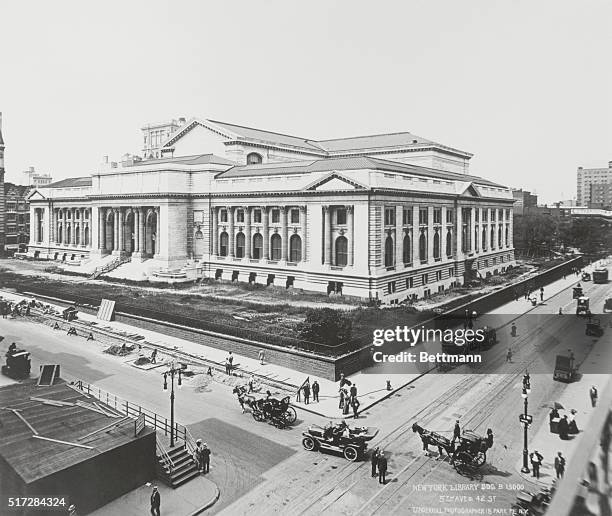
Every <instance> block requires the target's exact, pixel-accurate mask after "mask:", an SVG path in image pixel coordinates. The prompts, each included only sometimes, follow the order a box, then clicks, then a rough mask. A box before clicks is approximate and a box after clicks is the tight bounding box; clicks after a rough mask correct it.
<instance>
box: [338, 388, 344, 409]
mask: <svg viewBox="0 0 612 516" xmlns="http://www.w3.org/2000/svg"><path fill="white" fill-rule="evenodd" d="M338 408H339V409H341V408H344V389H340V402H339V403H338Z"/></svg>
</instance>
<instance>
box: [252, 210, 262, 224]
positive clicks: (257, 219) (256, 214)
mask: <svg viewBox="0 0 612 516" xmlns="http://www.w3.org/2000/svg"><path fill="white" fill-rule="evenodd" d="M253 222H256V223H258V224H261V210H253Z"/></svg>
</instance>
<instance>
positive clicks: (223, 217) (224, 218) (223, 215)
mask: <svg viewBox="0 0 612 516" xmlns="http://www.w3.org/2000/svg"><path fill="white" fill-rule="evenodd" d="M219 218H220V220H221V222H227V210H221V213H220V216H219Z"/></svg>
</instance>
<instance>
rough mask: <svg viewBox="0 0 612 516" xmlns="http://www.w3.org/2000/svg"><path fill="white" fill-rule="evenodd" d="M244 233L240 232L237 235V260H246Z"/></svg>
mask: <svg viewBox="0 0 612 516" xmlns="http://www.w3.org/2000/svg"><path fill="white" fill-rule="evenodd" d="M244 242H245V239H244V233H243V232H242V231H240V232H239V233H238V234H237V235H236V258H244Z"/></svg>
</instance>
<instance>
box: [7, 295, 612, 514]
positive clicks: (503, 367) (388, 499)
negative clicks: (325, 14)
mask: <svg viewBox="0 0 612 516" xmlns="http://www.w3.org/2000/svg"><path fill="white" fill-rule="evenodd" d="M584 286H585V293H586V294H587V295H589V296H590V297H591V303H592V309H593V312H594V313H598V312H601V311H602V304H603V300H604V297H605V295H606V293H609V291H610V287H609V286H606V285H593V284H592V283H589V284H585V285H584ZM571 304H572V301H571V290H565V291H563V292H561V293H559V294H558V295H556V296H554V297H552V298H551V299H549V300H546V302H545V304H543V305H541V306H538V307H537V308H535V309H533V310H531V311H530V313H529V314H528V315H523V316H521V317H519V318H518V319H517V320H516V321H515V322H516V325H517V328H518V335H517V337H515V338H513V337H511V336H510V333H509V328H508V327H505V328H502V329H501V330H500V331H499V332H498V340H499V341H500V342H499V343H498V344H497V345H496V346H495V347H494V348H493V349H492V350H490V351H488V352H486V353H485V360H486V363H487V364H492V365H489V366H488V368H487V371H485V372H484V373H482V374H457V371H458V370H456V371H453V373H455V374H435V373H433V374H427V375H425V376H424V377H422V378H420V379H419V380H417V381H416V382H414V383H413V384H411V385H409V386H408V387H406V388H404V389H402V390H401V391H399V392H397V393H396V394H394V395H393V396H392V397H391V398H389V399H387V400H385V401H383V402H382V403H379V404H378V405H375V406H374V407H372V408H370V409H369V410H368V411H366V412H365V413H363V414H362V417H361V418H360V420H359V421H358V423H357V424H359V425H360V426H361V425H364V426H365V425H367V426H376V427H378V428H379V429H380V433H379V435H378V436H377V437H376V438H375V439H374V441H372V443H371V446H373V447H376V446H380V447H381V448H382V449H384V450H385V452H386V455H387V457H388V458H389V472H388V480H389V481H388V483H387V484H386V485H385V486H384V487H383V486H382V485H380V484H378V483H377V482H376V481H375V480H374V479H372V478H371V477H370V464H369V462H368V461H365V462H358V463H349V462H347V461H346V460H345V459H344V458H342V457H339V456H336V455H333V454H323V453H316V452H306V451H305V450H304V449H303V448H302V446H301V432H302V431H303V430H304V429H306V428H307V426H308V425H309V424H311V423H317V424H324V423H325V422H326V420H325V419H323V418H321V417H319V416H316V415H313V414H310V413H308V412H304V411H301V410H300V411H298V424H296V425H295V426H294V427H293V428H290V429H286V430H277V429H276V428H274V427H272V426H270V425H267V424H264V423H256V422H255V421H254V420H253V419H252V417H251V416H250V414H248V413H247V414H242V413H241V411H240V409H239V406H238V404H237V403H236V400H235V397H234V396H233V395H232V393H231V390H230V388H229V387H228V386H226V385H222V384H219V383H215V382H211V383H209V384H208V385H207V386H206V387H205V388H198V389H194V387H193V385H191V384H190V382H191V383H193V382H194V380H187V381H186V382H185V386H184V388H183V389H182V390H180V391H178V392H177V397H176V418H177V420H178V421H179V422H180V423H183V424H187V425H189V428H190V430H191V432H192V434H193V435H194V437H196V438H198V437H201V438H203V439H204V440H205V441H207V442H208V444H209V446H210V447H211V448H212V450H213V458H212V463H211V473H210V476H209V478H210V479H211V480H213V481H215V482H216V483H217V485H218V486H219V489H220V491H221V497H220V499H219V501H218V502H217V504H216V505H215V506H213V508H212V509H211V510H210V511H209V512H210V513H219V512H222V513H223V514H228V515H230V514H232V515H233V514H247V513H253V514H263V513H266V514H271V513H275V514H281V513H282V514H320V513H322V512H327V513H330V514H375V513H378V514H392V513H397V514H405V513H406V512H407V511H408V510H409V508H410V507H412V506H418V507H429V506H430V507H434V506H436V505H438V506H439V505H441V501H440V498H439V497H440V495H441V494H442V495H443V496H447V495H449V493H440V492H437V491H433V490H432V491H417V490H416V489H418V486H426V485H446V486H447V487H448V486H455V485H457V484H470V485H482V484H486V485H488V486H491V485H495V486H496V487H498V486H497V484H502V489H496V490H495V491H494V492H493V491H492V490H491V492H483V491H480V490H479V491H475V492H474V493H469V492H467V491H465V490H459V491H457V492H456V493H450V494H451V495H453V496H454V495H458V496H466V495H472V500H471V501H464V500H463V499H461V500H458V499H453V500H452V501H450V499H448V500H447V501H445V502H444V503H447V504H450V505H449V506H453V505H454V506H457V507H482V506H487V505H486V504H487V503H488V504H489V506H490V507H510V505H511V503H512V502H513V501H514V499H515V496H516V485H524V486H525V488H528V489H529V488H532V489H535V486H532V485H529V482H528V481H526V480H525V479H523V478H522V477H521V476H520V475H519V474H518V472H517V470H516V464H517V460H519V459H520V457H521V451H522V428H521V427H520V425H519V424H518V413H519V412H521V411H522V403H523V400H522V398H521V396H520V393H521V376H522V374H523V373H524V371H525V369H526V368H528V367H529V368H531V367H534V365H535V364H537V363H541V362H542V361H549V360H550V359H551V357H554V355H555V354H556V353H565V352H566V351H567V350H568V349H569V348H571V349H573V351H574V353H575V357H576V362H577V363H583V362H584V363H585V364H586V363H588V361H587V362H585V361H586V360H587V357H588V355H589V353H590V352H591V349H592V348H593V345H594V344H598V346H600V345H601V344H602V342H603V343H605V342H609V339H610V331H609V329H608V330H607V333H606V334H605V335H604V337H603V338H602V339H599V341H597V340H594V339H591V338H586V337H585V336H584V322H583V320H579V319H577V318H576V317H575V316H574V315H567V316H559V317H551V314H555V313H556V312H557V311H558V308H559V306H564V307H567V306H570V305H571ZM566 313H568V312H567V311H566ZM543 316H546V317H545V318H542V317H543ZM509 317H511V318H515V317H516V316H509ZM496 320H499V319H496ZM543 321H545V324H546V326H543V324H544V322H543ZM0 334H2V335H4V336H5V342H13V341H14V342H17V343H18V345H19V346H20V347H24V348H26V349H28V350H29V351H31V352H32V358H33V364H32V366H33V371H37V369H38V365H39V364H41V363H60V364H61V365H62V376H64V377H65V378H68V379H71V378H81V379H83V380H85V381H89V382H91V383H94V384H96V385H97V386H99V387H101V388H103V389H105V390H108V391H110V392H112V393H114V394H116V395H118V396H121V397H123V398H126V399H129V400H131V401H134V402H136V403H141V404H142V405H143V406H144V407H146V408H148V409H151V410H153V411H156V412H158V413H160V414H163V415H166V414H168V412H169V399H168V395H167V393H163V391H162V385H163V381H162V378H161V376H160V370H152V371H142V370H140V369H137V368H134V367H131V366H130V365H128V364H127V363H126V362H125V360H126V359H125V358H118V357H113V356H110V355H106V354H103V353H101V352H100V346H99V345H93V344H92V343H89V344H85V342H84V339H82V338H72V337H67V336H66V335H65V334H63V333H60V332H53V331H52V330H50V329H49V328H47V327H45V326H43V325H40V324H34V323H31V322H27V321H25V320H23V319H16V320H0ZM605 339H607V340H605ZM509 346H511V347H512V348H513V350H514V358H513V361H512V363H510V364H507V363H506V361H505V355H506V350H507V348H508V347H509ZM600 358H601V357H600ZM589 361H593V357H591V358H590V359H589ZM464 367H465V366H464ZM549 368H550V366H549ZM465 372H466V373H467V370H465ZM590 381H591V379H589V382H590ZM602 381H603V380H602ZM582 383H583V382H580V383H579V384H575V385H574V388H580V387H582V388H583V389H584V390H585V396H586V392H587V391H588V388H589V386H590V384H589V385H587V384H586V383H585V384H584V385H582V386H581V384H582ZM566 389H567V386H566V385H565V384H561V383H559V382H553V380H552V370H551V372H550V373H549V374H546V373H542V374H532V393H531V395H530V399H529V403H530V405H529V406H530V412H531V413H532V414H533V416H534V418H535V423H534V425H533V427H532V428H533V429H532V431H533V432H534V433H535V432H536V430H537V429H538V428H539V423H541V422H543V421H546V420H547V413H548V404H549V402H550V401H551V400H557V399H559V398H560V397H561V396H562V395H563V393H564V391H565V390H566ZM455 419H459V420H460V422H461V425H462V427H463V428H466V429H471V430H474V431H476V432H477V433H481V434H484V433H485V431H486V429H487V428H492V429H493V430H494V432H495V445H494V447H493V449H492V450H490V451H489V453H488V458H487V464H486V465H485V466H484V467H483V468H481V469H480V470H479V471H478V474H476V475H474V476H473V477H471V478H470V477H465V476H464V477H462V476H460V475H459V474H458V473H457V472H456V471H455V470H454V469H453V468H452V466H450V465H449V464H448V462H445V461H436V460H435V456H436V455H437V452H434V450H433V447H432V452H434V453H433V454H432V455H433V457H425V456H424V455H423V454H422V451H421V442H420V439H419V438H418V436H416V435H415V434H414V433H413V432H412V430H411V425H412V423H413V422H419V423H420V424H421V426H424V427H426V428H428V429H431V430H435V431H437V432H440V433H442V434H444V435H448V436H449V437H450V436H452V428H453V425H454V421H455ZM583 424H586V421H584V422H583ZM546 460H550V457H546ZM570 460H571V459H570ZM506 486H508V488H506ZM475 496H485V498H483V499H480V500H479V499H476V498H475ZM486 496H495V499H494V500H493V499H488V498H486ZM487 500H490V501H487ZM442 505H444V504H442Z"/></svg>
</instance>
